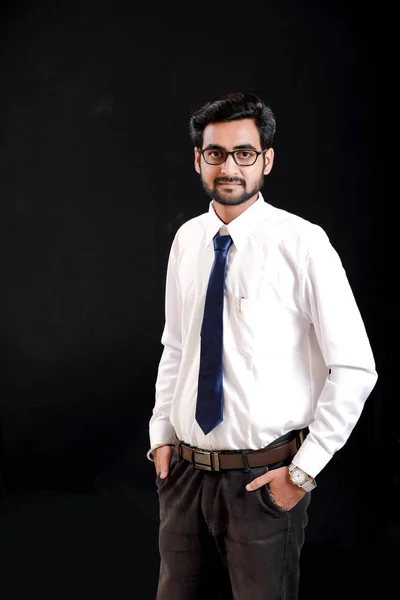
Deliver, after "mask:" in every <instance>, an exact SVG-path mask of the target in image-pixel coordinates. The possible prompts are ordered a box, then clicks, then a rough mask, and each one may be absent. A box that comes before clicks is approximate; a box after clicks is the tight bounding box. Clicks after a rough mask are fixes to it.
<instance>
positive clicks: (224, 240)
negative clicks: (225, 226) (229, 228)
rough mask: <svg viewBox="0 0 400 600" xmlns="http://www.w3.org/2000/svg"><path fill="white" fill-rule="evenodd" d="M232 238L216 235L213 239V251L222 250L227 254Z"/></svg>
mask: <svg viewBox="0 0 400 600" xmlns="http://www.w3.org/2000/svg"><path fill="white" fill-rule="evenodd" d="M231 244H232V238H231V236H230V235H216V236H215V238H214V250H223V251H224V252H228V250H229V248H230V245H231Z"/></svg>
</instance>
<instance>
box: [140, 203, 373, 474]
mask: <svg viewBox="0 0 400 600" xmlns="http://www.w3.org/2000/svg"><path fill="white" fill-rule="evenodd" d="M218 232H220V233H222V234H228V233H229V235H231V237H232V240H233V243H232V246H231V248H230V250H229V254H228V259H227V267H226V280H225V298H224V313H223V326H224V346H223V398H224V400H223V411H224V412H223V414H224V418H223V421H222V423H221V424H220V425H218V426H217V427H216V428H215V429H214V430H213V431H211V432H210V433H209V434H208V435H204V433H203V431H202V430H201V429H200V427H199V425H198V424H197V422H196V419H195V410H196V397H197V382H198V374H199V357H200V328H201V324H202V319H203V311H204V303H205V295H206V290H207V284H208V279H209V275H210V271H211V267H212V263H213V260H214V247H213V237H214V235H215V234H216V233H218ZM165 310H166V313H165V327H164V331H163V334H162V337H161V342H162V344H163V346H164V350H163V352H162V356H161V360H160V363H159V367H158V374H157V380H156V385H155V391H156V398H155V405H154V408H153V412H152V416H151V418H150V423H149V429H150V432H149V433H150V446H151V448H152V449H154V448H155V447H157V446H159V445H162V444H169V443H173V441H174V437H175V432H176V435H177V436H178V438H179V439H180V440H182V441H184V442H186V443H188V444H190V445H192V446H197V447H199V448H203V449H206V450H227V449H231V450H236V449H259V448H263V447H264V446H267V445H268V444H269V443H271V442H272V441H274V440H275V439H276V438H278V437H279V436H281V435H283V434H285V433H288V432H289V431H291V430H294V429H301V428H303V427H305V426H308V427H309V431H310V433H309V435H308V436H307V438H306V439H305V441H304V443H303V445H302V446H301V447H300V449H299V450H298V452H297V454H296V456H295V457H294V459H293V462H294V463H295V464H297V465H298V466H299V467H301V468H302V469H303V470H304V471H306V472H307V473H308V474H309V475H311V476H314V477H315V476H316V475H317V474H318V473H319V472H320V471H321V469H322V468H323V467H324V466H325V465H326V464H327V462H328V461H329V460H330V459H331V458H332V456H333V454H334V453H335V452H336V451H337V450H339V449H340V448H341V447H342V446H343V445H344V444H345V442H346V441H347V439H348V437H349V435H350V433H351V431H352V430H353V428H354V426H355V424H356V422H357V420H358V419H359V417H360V414H361V412H362V409H363V406H364V403H365V401H366V399H367V398H368V396H369V394H370V392H371V390H372V389H373V387H374V385H375V383H376V380H377V372H376V370H375V362H374V357H373V354H372V350H371V347H370V343H369V340H368V337H367V333H366V330H365V326H364V323H363V320H362V317H361V315H360V312H359V309H358V307H357V304H356V301H355V299H354V296H353V293H352V290H351V288H350V285H349V282H348V279H347V276H346V273H345V270H344V269H343V266H342V264H341V260H340V258H339V256H338V254H337V252H336V251H335V249H334V248H333V247H332V245H331V243H330V241H329V239H328V237H327V235H326V233H325V232H324V231H323V229H321V227H319V226H318V225H315V224H313V223H310V222H309V221H307V220H305V219H302V218H301V217H298V216H296V215H293V214H290V213H288V212H286V211H284V210H281V209H278V208H275V207H273V206H271V205H270V204H267V203H266V202H265V201H264V199H263V197H262V195H261V194H259V198H258V200H257V201H256V202H255V203H254V204H253V205H251V206H250V207H249V208H248V209H246V210H245V211H244V212H243V213H242V214H241V215H239V216H238V217H237V218H236V219H234V220H233V221H231V222H230V223H229V224H228V225H224V223H223V222H222V221H221V220H220V219H219V218H218V216H217V215H216V213H215V211H214V209H213V205H212V202H210V205H209V210H208V213H205V214H202V215H200V216H198V217H195V218H193V219H191V220H189V221H187V222H186V223H184V224H183V225H182V226H181V227H180V228H179V230H178V231H177V233H176V235H175V238H174V241H173V243H172V246H171V251H170V256H169V261H168V269H167V280H166V301H165ZM329 370H330V371H331V372H330V373H329ZM147 456H148V458H150V459H152V454H151V451H149V452H148V454H147Z"/></svg>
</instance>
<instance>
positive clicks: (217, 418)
mask: <svg viewBox="0 0 400 600" xmlns="http://www.w3.org/2000/svg"><path fill="white" fill-rule="evenodd" d="M231 244H232V238H231V236H230V235H216V236H215V237H214V263H213V266H212V269H211V273H210V278H209V281H208V287H207V294H206V301H205V306H204V316H203V324H202V327H201V345H200V370H199V381H198V392H197V405H196V421H197V423H198V424H199V426H200V427H201V429H202V430H203V432H204V433H205V434H206V435H207V433H210V431H212V430H213V429H214V427H216V426H217V425H219V424H220V423H221V422H222V419H223V414H222V412H223V411H222V333H223V324H222V315H223V308H224V283H225V270H226V259H227V256H228V250H229V248H230V246H231Z"/></svg>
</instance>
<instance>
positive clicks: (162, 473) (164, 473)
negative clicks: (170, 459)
mask: <svg viewBox="0 0 400 600" xmlns="http://www.w3.org/2000/svg"><path fill="white" fill-rule="evenodd" d="M168 472H169V469H168V468H166V467H164V468H161V471H160V473H159V475H160V478H161V479H165V478H166V476H167V475H168Z"/></svg>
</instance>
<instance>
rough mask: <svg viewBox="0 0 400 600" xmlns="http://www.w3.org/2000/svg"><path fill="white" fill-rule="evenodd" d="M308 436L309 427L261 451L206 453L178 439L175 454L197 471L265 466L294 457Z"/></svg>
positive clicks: (285, 436)
mask: <svg viewBox="0 0 400 600" xmlns="http://www.w3.org/2000/svg"><path fill="white" fill-rule="evenodd" d="M307 434H308V428H305V429H300V430H295V431H291V432H289V433H287V434H285V435H283V436H281V437H279V438H277V439H276V440H274V441H273V442H272V443H271V444H269V445H268V446H266V447H265V448H261V449H260V450H248V449H243V450H216V451H213V450H204V449H202V448H197V447H195V446H190V445H189V444H187V443H185V442H184V441H182V440H179V439H178V438H176V439H175V442H174V451H175V452H176V454H177V455H178V457H179V458H183V459H184V460H187V461H189V462H191V463H192V464H193V466H194V467H195V468H197V469H203V470H206V471H221V470H224V469H246V468H251V467H264V466H269V465H272V464H274V463H278V462H281V461H283V460H286V459H289V458H291V457H293V456H294V455H295V454H296V452H297V451H298V449H299V448H300V446H301V444H302V443H303V441H304V439H305V437H306V436H307Z"/></svg>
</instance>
